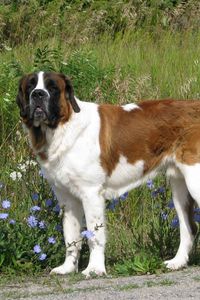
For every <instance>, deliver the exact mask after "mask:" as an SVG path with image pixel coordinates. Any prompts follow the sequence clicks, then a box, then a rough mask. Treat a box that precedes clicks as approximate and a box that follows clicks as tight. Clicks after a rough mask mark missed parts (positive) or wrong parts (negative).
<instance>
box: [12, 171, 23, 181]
mask: <svg viewBox="0 0 200 300" xmlns="http://www.w3.org/2000/svg"><path fill="white" fill-rule="evenodd" d="M10 178H11V179H12V180H14V181H15V180H20V179H21V178H22V173H21V172H15V171H14V172H12V173H10Z"/></svg>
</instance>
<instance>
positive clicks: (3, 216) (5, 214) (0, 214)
mask: <svg viewBox="0 0 200 300" xmlns="http://www.w3.org/2000/svg"><path fill="white" fill-rule="evenodd" d="M7 218H8V213H0V219H1V220H5V219H7Z"/></svg>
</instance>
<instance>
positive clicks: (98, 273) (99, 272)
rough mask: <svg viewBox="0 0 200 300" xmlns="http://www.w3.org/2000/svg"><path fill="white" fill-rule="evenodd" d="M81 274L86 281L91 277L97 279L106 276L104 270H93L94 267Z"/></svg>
mask: <svg viewBox="0 0 200 300" xmlns="http://www.w3.org/2000/svg"><path fill="white" fill-rule="evenodd" d="M82 274H83V275H84V276H85V277H86V278H87V279H88V278H92V277H97V276H98V277H99V276H104V275H106V270H105V268H95V267H87V268H86V269H85V270H84V271H82Z"/></svg>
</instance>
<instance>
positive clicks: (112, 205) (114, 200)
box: [107, 199, 119, 211]
mask: <svg viewBox="0 0 200 300" xmlns="http://www.w3.org/2000/svg"><path fill="white" fill-rule="evenodd" d="M118 204H119V199H113V200H112V201H111V202H110V203H109V204H108V205H107V209H110V210H112V211H113V210H115V208H116V206H117V205H118Z"/></svg>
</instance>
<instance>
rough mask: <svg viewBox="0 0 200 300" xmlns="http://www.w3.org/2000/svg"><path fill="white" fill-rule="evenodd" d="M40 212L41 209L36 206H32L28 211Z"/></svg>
mask: <svg viewBox="0 0 200 300" xmlns="http://www.w3.org/2000/svg"><path fill="white" fill-rule="evenodd" d="M40 210H41V208H40V207H39V206H37V205H35V206H32V207H31V209H30V211H40Z"/></svg>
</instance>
